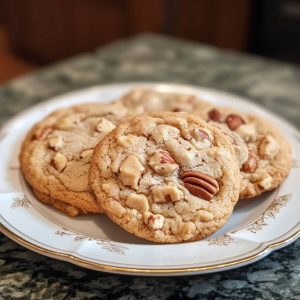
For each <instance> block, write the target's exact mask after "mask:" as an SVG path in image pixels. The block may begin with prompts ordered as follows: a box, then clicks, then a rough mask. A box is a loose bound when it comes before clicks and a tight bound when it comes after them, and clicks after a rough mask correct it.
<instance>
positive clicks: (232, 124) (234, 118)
mask: <svg viewBox="0 0 300 300" xmlns="http://www.w3.org/2000/svg"><path fill="white" fill-rule="evenodd" d="M225 122H226V124H227V126H228V127H229V129H231V130H236V129H238V128H239V127H240V126H241V125H243V124H245V121H244V120H243V119H242V118H241V117H240V116H239V115H235V114H230V115H228V116H227V118H226V120H225Z"/></svg>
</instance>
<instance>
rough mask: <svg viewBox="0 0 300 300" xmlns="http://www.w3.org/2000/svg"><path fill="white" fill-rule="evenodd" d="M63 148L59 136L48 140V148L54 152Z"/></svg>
mask: <svg viewBox="0 0 300 300" xmlns="http://www.w3.org/2000/svg"><path fill="white" fill-rule="evenodd" d="M62 146H63V139H62V137H61V136H60V135H57V136H53V137H51V138H49V147H50V148H51V149H53V150H55V151H58V150H59V149H61V147H62Z"/></svg>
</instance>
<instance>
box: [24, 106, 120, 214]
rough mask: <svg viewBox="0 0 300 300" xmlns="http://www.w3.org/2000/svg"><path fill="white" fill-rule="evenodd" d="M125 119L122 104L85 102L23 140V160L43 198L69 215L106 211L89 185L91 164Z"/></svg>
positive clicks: (39, 125) (50, 118) (54, 115)
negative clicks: (101, 143)
mask: <svg viewBox="0 0 300 300" xmlns="http://www.w3.org/2000/svg"><path fill="white" fill-rule="evenodd" d="M124 116H126V109H125V108H124V107H122V106H121V105H119V104H114V105H109V104H83V105H78V106H73V107H70V108H67V109H61V110H58V111H56V112H54V113H52V114H50V115H49V116H47V117H46V118H44V119H43V120H42V121H41V122H39V123H37V124H36V125H35V126H34V127H33V128H32V129H31V131H30V132H29V133H28V135H27V137H26V139H25V140H24V142H23V145H22V149H21V153H20V162H21V169H22V171H23V174H24V176H25V178H26V180H27V181H28V183H29V184H30V185H31V186H32V187H33V188H34V189H35V190H37V191H38V195H39V198H40V199H41V198H42V199H41V200H42V201H43V200H44V202H48V203H49V204H51V205H53V206H54V207H56V208H59V209H60V210H62V211H63V212H66V213H67V214H69V215H77V214H79V213H80V212H84V213H99V212H101V208H100V206H99V205H98V203H97V202H96V201H95V197H94V195H93V193H92V190H91V188H90V186H89V183H88V171H89V167H90V160H91V157H92V153H93V149H94V147H95V146H96V144H97V143H98V142H99V141H100V140H101V139H102V138H103V137H104V136H105V135H106V134H107V133H108V132H110V131H111V130H113V129H114V128H115V126H116V124H117V123H118V122H119V121H120V120H121V119H122V118H123V117H124ZM41 195H43V196H41ZM47 199H48V200H47ZM56 200H57V202H55V201H56ZM54 203H55V204H54ZM62 203H64V204H65V205H63V204H62ZM71 207H72V209H71V210H70V208H71ZM73 208H74V209H73ZM75 210H77V211H75ZM71 211H72V212H71Z"/></svg>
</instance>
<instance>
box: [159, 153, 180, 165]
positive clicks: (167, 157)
mask: <svg viewBox="0 0 300 300" xmlns="http://www.w3.org/2000/svg"><path fill="white" fill-rule="evenodd" d="M159 153H160V154H161V157H160V163H162V164H176V161H175V160H174V159H173V157H172V156H171V154H170V153H169V152H168V151H165V150H160V151H159Z"/></svg>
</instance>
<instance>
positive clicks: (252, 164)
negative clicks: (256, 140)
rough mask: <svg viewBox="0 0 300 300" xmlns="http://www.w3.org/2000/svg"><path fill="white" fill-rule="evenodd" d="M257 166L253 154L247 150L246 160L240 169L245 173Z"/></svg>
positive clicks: (250, 171) (251, 171)
mask: <svg viewBox="0 0 300 300" xmlns="http://www.w3.org/2000/svg"><path fill="white" fill-rule="evenodd" d="M256 168H257V159H256V157H255V155H254V154H253V153H252V152H250V151H249V157H248V160H247V161H246V162H245V163H244V164H243V167H242V171H243V172H246V173H253V172H254V171H255V170H256Z"/></svg>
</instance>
